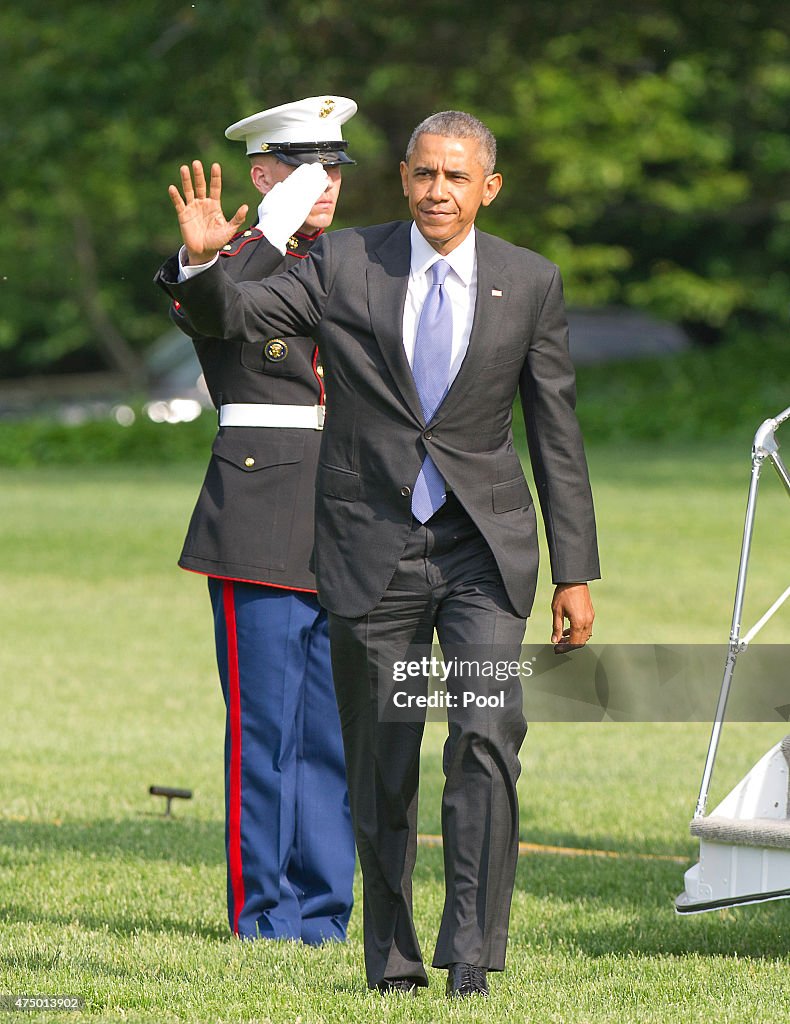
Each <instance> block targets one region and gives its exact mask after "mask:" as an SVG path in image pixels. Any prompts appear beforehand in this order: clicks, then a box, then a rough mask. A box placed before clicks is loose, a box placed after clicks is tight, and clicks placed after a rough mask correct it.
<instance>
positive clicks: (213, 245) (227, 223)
mask: <svg viewBox="0 0 790 1024" xmlns="http://www.w3.org/2000/svg"><path fill="white" fill-rule="evenodd" d="M193 175H194V179H195V182H194V186H193V184H192V177H193ZM181 188H182V190H183V193H184V195H183V198H182V196H181V193H180V192H179V191H178V189H177V188H176V186H175V185H171V186H170V187H169V188H168V190H167V191H168V192H169V194H170V198H171V199H172V201H173V206H174V207H175V210H176V213H177V214H178V224H179V227H180V228H181V237H182V238H183V240H184V245H185V246H186V250H187V254H188V256H189V262H190V264H192V265H198V264H201V263H209V262H210V261H211V260H213V259H214V257H215V256H216V254H217V253H218V252H219V250H220V249H221V248H222V246H223V245H225V243H226V242H228V241H230V239H231V238H232V237H233V236H234V235H235V234H236V232H237V231H238V229H239V228H240V227H241V225H242V224H243V223H244V218H245V217H246V216H247V206H246V205H245V206H240V207H239V208H238V210H237V211H236V212H235V214H234V215H233V217H232V218H231V219H230V220H226V219H225V215H224V214H223V212H222V205H221V202H220V200H221V197H222V170H221V168H220V165H219V164H212V165H211V179H210V181H209V187H208V195H207V194H206V177H205V174H204V173H203V164H202V163H201V162H200V161H199V160H193V161H192V170H191V172H190V168H189V167H188V166H187V165H186V164H183V165H182V167H181Z"/></svg>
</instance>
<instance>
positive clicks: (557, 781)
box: [0, 438, 790, 1024]
mask: <svg viewBox="0 0 790 1024" xmlns="http://www.w3.org/2000/svg"><path fill="white" fill-rule="evenodd" d="M749 444H750V438H748V439H746V441H745V444H744V447H743V449H741V450H738V449H736V450H733V447H732V446H731V445H727V446H726V447H725V446H721V445H719V446H716V445H707V446H705V447H704V448H702V449H701V450H700V449H698V448H694V449H691V448H685V449H684V448H682V447H677V448H674V449H670V448H668V447H666V446H663V447H661V448H660V449H656V448H650V447H649V446H647V445H637V446H628V447H626V446H620V447H615V446H606V447H599V448H594V449H593V450H592V451H591V452H590V462H591V468H592V475H593V482H594V490H595V497H596V504H597V509H598V516H599V523H600V534H601V551H602V560H603V571H604V577H605V578H604V580H603V581H601V582H600V583H598V584H596V585H595V588H594V598H595V602H596V608H597V614H598V618H597V620H596V626H595V639H596V641H599V642H602V643H616V642H627V643H661V644H670V643H684V644H685V643H689V644H691V643H697V644H700V643H704V644H709V643H710V644H726V640H727V636H728V633H729V624H730V616H731V613H732V598H733V589H734V583H735V573H736V568H737V559H738V553H739V546H740V537H741V531H742V524H743V512H744V507H745V500H746V487H747V483H748V477H749V457H748V456H749ZM201 474H202V467H201V466H197V465H173V466H169V467H167V468H164V467H162V468H144V469H141V468H127V469H123V468H121V467H112V468H101V467H89V468H86V467H75V468H73V469H65V468H64V469H56V468H52V467H46V468H40V469H25V470H3V471H2V472H0V493H1V494H2V510H3V514H2V521H1V522H0V554H1V556H2V561H1V562H0V599H2V607H3V643H2V650H0V758H1V760H0V768H1V769H2V770H1V771H0V994H2V993H17V994H19V993H26V994H39V995H43V994H55V993H60V994H71V995H76V996H81V997H83V998H84V999H85V1001H86V1009H85V1011H84V1013H72V1014H52V1013H50V1014H47V1013H43V1014H37V1013H26V1014H19V1015H17V1014H14V1013H8V1014H7V1015H3V1013H2V1012H0V1024H2V1021H3V1020H6V1019H8V1020H9V1021H10V1020H14V1019H17V1018H18V1019H19V1020H25V1021H44V1020H47V1021H49V1020H61V1019H65V1020H74V1021H79V1020H83V1019H84V1020H99V1019H101V1020H118V1021H171V1020H172V1021H192V1022H213V1021H223V1022H224V1021H229V1022H230V1021H234V1022H236V1021H238V1022H240V1021H272V1022H278V1024H279V1022H292V1024H297V1022H302V1024H320V1022H326V1024H329V1022H352V1021H365V1022H367V1021H370V1022H379V1021H392V1022H398V1021H405V1020H409V1021H410V1020H414V1021H424V1022H433V1021H445V1020H447V1021H456V1020H467V1019H468V1020H474V1021H483V1020H485V1021H491V1020H494V1021H510V1020H512V1021H518V1022H521V1021H532V1020H534V1021H546V1022H562V1024H565V1022H599V1021H616V1022H628V1021H656V1022H659V1021H660V1022H667V1024H670V1022H672V1024H675V1022H679V1021H683V1022H685V1021H700V1022H702V1021H705V1022H708V1021H709V1020H711V1019H716V1020H723V1021H728V1022H729V1021H733V1022H734V1021H743V1022H754V1021H761V1022H762V1021H765V1022H768V1021H771V1022H776V1021H788V1020H790V1008H788V1002H787V996H786V978H787V971H788V967H790V956H789V955H788V935H790V904H788V905H785V904H783V903H774V904H766V905H764V906H761V907H750V908H743V909H740V910H737V911H732V910H731V911H722V912H717V913H714V914H706V915H701V916H699V917H693V918H678V917H676V916H675V914H674V911H673V900H674V897H675V896H676V895H677V893H678V892H679V891H680V890H681V889H682V888H683V871H684V870H685V868H686V867H687V866H690V864H691V863H693V861H694V860H695V858H696V845H695V843H694V842H693V841H692V839H691V838H690V837H689V835H688V820H689V818H690V816H691V814H692V812H693V808H694V803H695V800H696V794H697V788H698V785H699V776H700V774H701V770H702V765H703V761H704V756H705V750H706V746H707V739H708V733H709V726H708V724H707V723H704V722H679V723H663V724H657V723H627V724H622V723H620V724H618V723H612V722H589V723H558V722H535V723H533V725H532V726H531V728H530V732H529V735H528V737H527V740H526V742H525V745H524V748H523V752H522V760H523V765H524V771H523V775H522V780H521V782H520V789H521V798H522V839H523V840H524V841H526V842H530V843H538V844H545V845H547V846H552V847H571V848H574V849H582V850H587V851H590V852H589V854H588V855H582V856H570V855H567V854H563V853H557V852H539V853H529V854H527V855H525V856H524V857H522V858H521V861H520V864H519V870H518V877H517V886H516V894H515V898H514V905H513V913H512V918H511V940H510V947H509V954H508V969H507V971H506V973H505V975H503V976H494V977H493V978H492V986H491V987H492V995H491V999H490V1000H489V1001H488V1002H487V1003H482V1004H481V1003H472V1004H469V1003H463V1004H461V1005H451V1004H448V1003H447V1001H446V1000H445V998H444V995H443V985H444V972H431V987H430V989H429V990H428V991H427V992H423V993H421V994H420V996H419V998H417V999H415V1000H411V999H403V998H401V997H390V998H387V999H382V998H381V997H380V996H378V995H376V994H373V993H368V992H367V990H366V988H365V984H364V972H363V966H362V944H361V900H360V904H359V905H358V908H357V910H356V911H355V913H354V915H353V918H352V925H351V932H350V941H349V942H348V943H347V944H346V945H345V946H339V945H335V946H330V947H326V948H322V949H320V950H313V949H306V948H304V947H301V946H298V945H295V944H279V943H277V944H274V943H268V942H259V943H239V942H237V941H235V940H233V939H231V938H230V937H229V935H228V931H227V923H226V919H225V901H224V886H225V869H224V858H223V845H222V833H223V827H222V820H223V814H222V737H223V707H222V701H221V697H220V693H219V686H218V683H217V681H216V672H215V667H214V663H213V644H212V638H211V621H210V614H209V606H208V597H207V594H206V587H205V581H204V580H203V579H202V578H201V577H198V576H193V575H191V574H188V573H184V572H181V571H180V570H179V569H178V568H177V567H176V565H175V560H176V557H177V554H178V551H179V549H180V543H181V538H182V535H183V532H184V530H185V527H186V522H187V519H188V516H189V513H190V511H191V507H192V502H193V500H194V497H195V494H196V492H197V487H198V485H199V482H200V478H201ZM760 501H761V503H760V507H759V510H758V532H757V538H756V541H755V549H754V556H753V560H752V567H751V572H750V579H749V585H750V591H749V599H748V602H747V612H746V616H745V618H746V620H747V624H751V622H752V621H753V620H754V619H755V618H757V617H758V616H759V614H761V613H762V611H763V610H764V609H765V607H766V606H767V605H768V604H769V603H770V602H771V601H772V600H773V599H774V598H775V597H776V596H777V595H778V594H779V593H780V592H781V591H782V590H783V589H784V587H785V586H787V582H788V581H787V578H786V575H787V562H788V559H787V553H788V550H790V547H789V546H788V541H789V540H790V529H789V528H788V522H790V515H788V513H790V508H788V507H787V506H788V501H787V498H786V496H785V495H784V493H783V492H782V490H781V488H780V487H779V485H778V481H776V480H775V479H774V478H773V476H772V474H766V480H765V485H764V489H763V495H762V497H761V499H760ZM550 590H551V587H550V584H549V581H548V580H547V579H546V578H545V563H544V578H543V579H542V581H541V588H540V591H539V594H538V600H537V603H536V607H535V613H534V615H533V618H532V621H531V622H530V626H529V631H528V639H529V640H530V641H532V642H534V643H539V642H540V643H543V642H545V641H546V640H547V639H548V636H549V632H550V617H549V614H548V601H549V595H550ZM763 638H764V639H765V640H767V641H770V642H773V643H787V642H788V640H790V609H785V610H784V612H783V613H782V612H780V614H779V616H778V617H777V618H776V619H775V620H774V621H773V622H772V623H771V624H770V625H769V626H768V627H767V628H766V630H765V632H764V634H763ZM718 682H719V680H718V679H716V680H715V681H714V691H715V689H716V688H717V687H718ZM736 685H737V675H736ZM712 711H713V709H712V708H711V713H712ZM784 729H786V726H785V725H784V723H781V722H779V723H776V724H735V723H734V724H730V725H728V726H727V727H726V728H725V733H724V739H723V742H722V748H721V753H720V758H719V761H718V763H717V769H716V775H715V778H714V792H713V793H712V800H716V799H718V798H720V797H721V796H722V795H723V794H724V793H725V792H726V791H727V790H728V789H729V788H730V787H731V786H732V785H733V784H734V783H735V782H736V781H737V780H738V779H739V778H740V777H741V776H742V775H743V774H744V773H745V772H746V771H747V770H748V768H749V767H750V766H751V764H752V763H754V761H755V760H757V758H758V757H759V756H761V755H762V753H764V751H765V750H767V749H768V747H769V746H770V745H771V744H772V743H774V742H776V740H778V739H779V738H781V736H782V735H783V732H784ZM441 744H442V729H441V726H440V725H438V724H431V725H429V727H428V732H427V735H426V741H425V744H424V757H423V781H422V786H421V801H422V803H421V830H422V831H423V832H424V833H426V834H435V833H437V832H439V830H440V826H439V801H440V791H441V782H442V779H441V767H440V753H441ZM152 783H160V784H169V785H175V786H184V787H189V788H191V789H192V790H193V791H194V799H193V800H192V801H191V802H189V803H181V804H179V805H177V806H175V807H174V815H175V817H174V818H173V819H172V820H166V819H164V818H163V817H162V815H161V811H162V809H163V808H162V803H161V802H160V801H154V799H153V798H151V797H150V796H149V795H148V792H147V790H148V786H149V785H150V784H152ZM595 851H608V852H610V853H611V854H615V856H601V855H599V854H598V853H596V852H595ZM672 858H680V860H677V859H672ZM359 896H360V893H359V891H358V897H359ZM442 896H443V889H442V855H441V850H439V849H436V848H430V847H425V848H423V849H421V851H420V855H419V859H418V864H417V870H416V875H415V906H416V921H417V927H418V932H419V934H420V936H421V939H422V941H423V946H424V952H425V954H426V957H428V958H430V956H431V954H432V951H433V941H434V938H435V934H436V930H437V927H438V922H439V917H440V913H441V901H442Z"/></svg>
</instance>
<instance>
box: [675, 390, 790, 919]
mask: <svg viewBox="0 0 790 1024" xmlns="http://www.w3.org/2000/svg"><path fill="white" fill-rule="evenodd" d="M788 419H790V407H788V408H787V409H785V410H784V412H781V413H779V415H778V416H775V417H774V418H773V419H767V420H765V422H764V423H763V424H762V426H761V427H760V429H759V430H758V431H757V433H756V434H755V436H754V444H753V446H752V473H751V482H750V486H749V498H748V501H747V504H746V522H745V525H744V529H743V543H742V544H741V559H740V564H739V566H738V582H737V586H736V589H735V608H734V610H733V615H732V628H731V630H730V642H729V647H728V651H727V661H726V664H725V668H724V678H723V680H722V684H721V691H720V693H719V702H718V705H717V707H716V717H715V719H714V722H713V731H712V733H711V738H710V744H709V745H708V756H707V759H706V761H705V769H704V771H703V775H702V784H701V786H700V792H699V798H698V800H697V809H696V811H695V813H694V818H693V820H692V822H691V834H692V835H694V836H696V837H697V838H698V839H699V841H700V855H699V863H697V864H695V865H694V867H692V868H690V869H689V870H688V871H687V872H686V875H685V881H686V888H685V890H684V892H682V893H681V894H680V895H679V896H678V898H677V899H676V900H675V909H676V911H677V912H678V913H679V914H698V913H702V912H703V911H705V910H718V909H720V908H722V907H732V906H737V905H739V904H742V903H761V902H763V901H764V900H776V899H787V898H790V736H786V737H785V738H784V739H783V740H782V741H781V742H779V743H777V744H776V746H774V747H773V748H772V749H771V750H769V751H768V753H767V754H765V755H764V756H763V757H762V758H761V759H760V761H758V763H757V764H756V765H755V766H754V768H752V770H751V771H750V772H749V773H748V775H746V776H745V778H743V779H742V780H741V781H740V782H739V783H738V785H737V786H736V787H735V789H733V790H732V792H731V793H730V794H729V795H728V796H727V797H726V798H725V799H724V800H723V801H722V802H721V803H720V804H719V806H718V807H717V808H716V809H715V810H714V811H713V812H712V814H710V815H709V816H707V817H706V816H705V809H706V805H707V801H708V792H709V790H710V781H711V776H712V775H713V765H714V762H715V760H716V751H717V749H718V746H719V739H720V736H721V728H722V723H723V721H724V713H725V710H726V708H727V698H728V696H729V693H730V686H731V683H732V677H733V672H734V671H735V663H736V660H737V658H738V655H739V654H741V653H742V652H743V651H745V650H746V648H747V647H748V645H749V643H750V642H751V641H752V640H753V639H754V637H755V636H756V635H757V633H758V632H759V631H760V630H761V629H762V628H763V626H764V625H765V624H766V622H768V620H769V619H770V618H771V617H772V616H773V615H774V614H775V613H776V612H777V611H778V610H779V608H780V607H781V606H782V605H783V604H784V602H785V601H786V600H787V598H788V597H790V587H788V588H787V590H785V592H784V593H783V594H782V595H781V596H780V597H778V598H777V600H776V601H775V602H774V603H773V604H772V605H771V607H770V608H769V609H768V611H767V612H766V613H765V614H764V615H763V616H762V618H761V619H759V620H758V622H756V623H755V625H754V626H752V628H751V629H750V630H749V631H748V632H747V633H746V635H745V636H743V637H741V615H742V612H743V600H744V594H745V591H746V572H747V568H748V564H749V551H750V548H751V541H752V535H753V533H754V518H755V509H756V505H757V490H758V485H759V482H760V473H761V471H762V468H763V466H764V465H765V463H766V461H768V462H770V463H771V464H772V465H773V467H774V469H775V470H776V472H777V473H778V475H779V478H780V479H781V481H782V483H783V484H784V486H785V489H786V490H787V493H788V495H790V474H788V472H787V469H786V468H785V465H784V463H783V462H782V460H781V458H780V457H779V445H778V443H777V441H776V431H777V429H778V428H779V426H780V425H781V424H782V423H784V422H785V420H788Z"/></svg>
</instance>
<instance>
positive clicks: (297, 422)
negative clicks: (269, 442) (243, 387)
mask: <svg viewBox="0 0 790 1024" xmlns="http://www.w3.org/2000/svg"><path fill="white" fill-rule="evenodd" d="M324 413H325V406H323V405H264V404H258V403H255V402H233V403H231V404H230V405H221V406H220V409H219V425H220V426H221V427H307V428H309V429H311V430H323V429H324Z"/></svg>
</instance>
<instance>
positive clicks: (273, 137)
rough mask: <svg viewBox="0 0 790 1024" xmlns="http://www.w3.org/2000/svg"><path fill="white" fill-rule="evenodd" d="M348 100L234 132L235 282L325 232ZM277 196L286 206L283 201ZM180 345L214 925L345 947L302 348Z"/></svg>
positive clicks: (290, 338) (302, 104)
mask: <svg viewBox="0 0 790 1024" xmlns="http://www.w3.org/2000/svg"><path fill="white" fill-rule="evenodd" d="M356 109H357V108H356V103H354V102H353V101H352V100H349V99H346V98H345V97H343V96H320V97H318V96H313V97H307V98H306V99H303V100H297V101H295V102H293V103H285V104H282V105H280V106H277V107H273V108H270V109H268V110H262V111H260V112H258V113H256V114H252V115H251V116H249V117H246V118H244V119H243V120H241V121H238V122H236V123H235V124H232V125H231V126H230V127H229V128H228V129H227V131H226V132H225V134H226V135H227V137H228V138H230V139H233V140H235V141H238V142H242V143H244V145H245V148H246V151H247V155H248V157H249V161H250V178H251V180H252V183H253V185H254V187H255V188H256V189H257V191H258V192H260V193H261V195H262V197H263V198H262V199H261V202H260V204H259V206H258V210H257V217H256V221H255V224H254V225H252V226H250V227H248V228H246V229H245V230H242V231H240V232H239V233H238V234H236V235H234V237H233V238H231V239H230V240H229V241H228V242H227V243H225V244H224V245H223V246H222V250H221V254H220V259H221V260H222V264H223V268H224V270H225V273H226V274H228V276H229V277H230V278H231V279H232V280H234V281H261V280H264V279H265V278H267V277H269V276H271V275H273V274H277V273H280V272H282V271H285V270H287V269H288V268H289V267H292V266H295V265H297V264H299V263H301V262H302V261H304V260H306V259H309V253H310V250H311V248H312V246H313V244H314V243H315V241H316V240H317V239H318V238H319V237H320V236H321V235H322V234H323V232H324V229H325V228H327V227H329V225H330V224H331V223H332V218H333V215H334V212H335V205H336V203H337V199H338V194H339V192H340V184H341V168H342V167H343V166H344V165H348V164H351V163H353V161H352V160H351V159H350V158H349V157H348V155H347V154H346V146H347V143H346V142H345V141H344V140H343V136H342V125H343V124H344V123H345V122H346V121H347V120H348V119H349V118H350V117H351V116H352V115H353V114H354V113H355V111H356ZM283 195H285V197H286V198H285V199H283ZM171 316H172V318H173V320H174V321H175V323H176V324H178V326H179V327H180V328H181V329H182V330H183V331H185V332H186V333H187V334H189V335H190V336H191V337H192V340H193V343H194V346H195V350H196V352H197V355H198V358H199V360H200V364H201V367H202V369H203V375H204V378H205V381H206V385H207V387H208V390H209V393H210V394H211V398H212V400H213V402H214V404H215V406H216V408H217V413H218V419H219V431H218V433H217V436H216V439H215V440H214V444H213V446H212V452H211V459H210V461H209V465H208V469H207V471H206V476H205V480H204V482H203V486H202V488H201V491H200V494H199V496H198V500H197V504H196V506H195V509H194V512H193V513H192V519H191V521H190V524H189V530H188V532H187V536H186V540H185V542H184V547H183V550H182V552H181V557H180V559H179V564H180V565H181V566H182V568H184V569H188V570H190V571H192V572H197V573H203V574H205V575H206V576H207V577H208V587H209V593H210V596H211V602H212V606H213V612H214V633H215V643H216V651H217V664H218V667H219V674H220V681H221V685H222V693H223V696H224V699H225V706H226V729H225V810H226V818H225V844H226V858H227V898H228V920H229V923H230V927H231V930H232V931H233V933H234V934H235V935H238V936H239V937H240V938H243V939H256V938H275V939H291V940H296V941H302V942H305V943H307V944H309V945H318V944H320V943H322V942H325V941H327V940H335V941H343V940H344V939H345V937H346V926H347V924H348V920H349V916H350V913H351V908H352V905H353V882H354V867H355V857H354V838H353V832H352V828H351V817H350V812H349V806H348V794H347V791H346V777H345V763H344V758H343V744H342V738H341V734H340V722H339V719H338V714H337V705H336V702H335V696H334V688H333V684H332V669H331V659H330V653H329V633H328V623H327V613H326V611H325V609H323V608H322V607H321V605H320V604H319V603H318V599H317V597H316V593H315V590H316V586H315V577H314V575H313V572H312V570H311V569H310V566H309V562H310V556H311V554H312V549H313V532H314V531H313V508H314V505H315V497H314V486H315V472H316V466H317V463H318V451H319V447H320V440H321V426H322V423H323V415H324V384H323V367H322V366H321V363H320V360H319V357H318V351H317V349H316V346H315V343H314V342H313V341H311V340H310V339H309V338H306V337H299V336H298V334H299V332H296V335H297V336H294V332H290V331H284V332H279V334H278V335H277V336H269V337H267V338H261V339H259V340H256V342H255V343H254V344H251V343H249V342H246V341H245V340H244V339H243V338H233V339H230V340H223V339H221V338H218V337H216V336H214V335H211V334H208V335H207V334H205V333H201V332H200V331H198V330H196V329H195V328H194V327H193V326H192V324H191V323H190V321H189V319H188V317H187V316H186V315H185V311H184V310H183V309H182V308H180V307H179V306H178V304H177V303H176V304H174V305H173V307H172V308H171Z"/></svg>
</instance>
